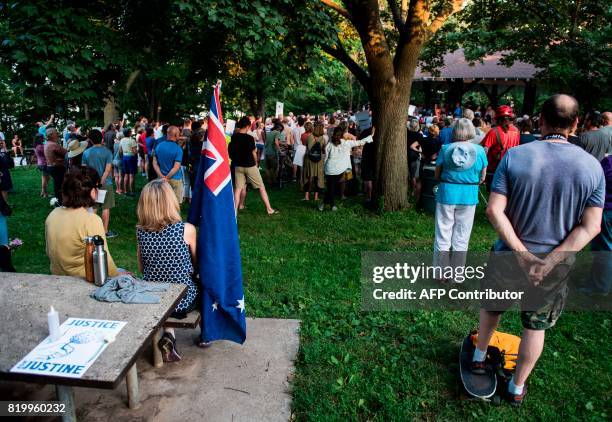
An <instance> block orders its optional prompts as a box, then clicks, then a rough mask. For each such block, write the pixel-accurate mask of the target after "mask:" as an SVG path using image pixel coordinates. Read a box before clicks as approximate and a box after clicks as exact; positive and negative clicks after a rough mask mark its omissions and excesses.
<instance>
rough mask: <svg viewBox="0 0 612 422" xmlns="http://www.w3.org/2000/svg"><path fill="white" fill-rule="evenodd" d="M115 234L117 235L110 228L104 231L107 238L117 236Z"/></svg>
mask: <svg viewBox="0 0 612 422" xmlns="http://www.w3.org/2000/svg"><path fill="white" fill-rule="evenodd" d="M117 236H119V235H118V234H117V233H115V232H114V231H112V230H109V231H108V233H106V238H107V239H110V238H112V237H117Z"/></svg>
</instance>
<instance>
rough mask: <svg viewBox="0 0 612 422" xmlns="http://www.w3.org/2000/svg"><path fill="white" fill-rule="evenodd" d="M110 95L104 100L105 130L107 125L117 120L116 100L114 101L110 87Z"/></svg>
mask: <svg viewBox="0 0 612 422" xmlns="http://www.w3.org/2000/svg"><path fill="white" fill-rule="evenodd" d="M109 92H110V94H109V95H108V97H107V98H105V101H106V104H105V105H104V128H105V129H106V128H107V127H108V125H110V124H111V123H114V122H116V121H117V119H118V118H119V110H118V109H117V100H116V99H115V95H114V92H113V89H112V87H111V88H109Z"/></svg>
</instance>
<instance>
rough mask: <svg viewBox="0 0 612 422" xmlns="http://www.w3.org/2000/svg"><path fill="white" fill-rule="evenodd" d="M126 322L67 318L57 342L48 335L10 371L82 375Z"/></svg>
mask: <svg viewBox="0 0 612 422" xmlns="http://www.w3.org/2000/svg"><path fill="white" fill-rule="evenodd" d="M126 324H127V322H122V321H106V320H100V319H85V318H68V319H67V320H66V321H64V323H63V324H62V325H61V326H60V333H61V336H60V338H59V340H57V341H51V338H50V337H47V338H46V339H44V340H43V341H42V343H40V344H39V345H38V346H36V347H35V348H34V349H32V351H31V352H30V353H28V354H27V355H26V356H25V357H24V358H23V359H21V360H20V361H19V362H18V363H17V364H16V365H15V366H13V367H12V368H11V372H21V373H25V374H36V375H53V376H59V377H67V378H81V377H82V376H83V374H84V373H85V371H87V369H88V368H89V367H90V366H91V365H92V364H93V363H94V362H95V361H96V359H97V358H98V356H100V355H101V354H102V352H103V351H104V349H106V347H107V346H108V345H109V343H112V342H113V341H114V340H115V337H116V336H117V334H118V333H119V331H121V329H122V328H123V327H125V325H126Z"/></svg>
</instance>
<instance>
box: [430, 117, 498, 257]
mask: <svg viewBox="0 0 612 422" xmlns="http://www.w3.org/2000/svg"><path fill="white" fill-rule="evenodd" d="M475 136H476V131H475V129H474V125H473V124H472V122H471V121H470V120H468V119H465V118H463V119H459V120H458V121H457V122H456V123H455V126H454V127H453V132H452V140H453V142H452V143H450V144H447V145H443V146H442V149H441V150H440V153H439V154H438V158H437V160H436V179H437V180H439V181H440V183H439V185H438V191H437V193H436V237H435V241H434V266H437V265H440V266H442V267H444V266H447V265H451V266H462V265H465V255H466V254H465V252H467V250H468V244H469V242H470V235H471V233H472V225H473V223H474V214H475V213H476V205H478V186H479V185H480V184H481V183H482V182H483V181H484V180H485V176H486V170H487V165H488V162H487V155H486V153H485V150H484V148H483V147H481V146H480V145H476V144H472V143H471V142H468V141H469V140H470V139H473V138H474V137H475Z"/></svg>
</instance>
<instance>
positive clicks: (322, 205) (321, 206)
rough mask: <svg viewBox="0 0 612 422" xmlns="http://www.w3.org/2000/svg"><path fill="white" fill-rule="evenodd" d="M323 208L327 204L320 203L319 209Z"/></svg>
mask: <svg viewBox="0 0 612 422" xmlns="http://www.w3.org/2000/svg"><path fill="white" fill-rule="evenodd" d="M323 208H325V204H323V203H320V204H319V211H323Z"/></svg>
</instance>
